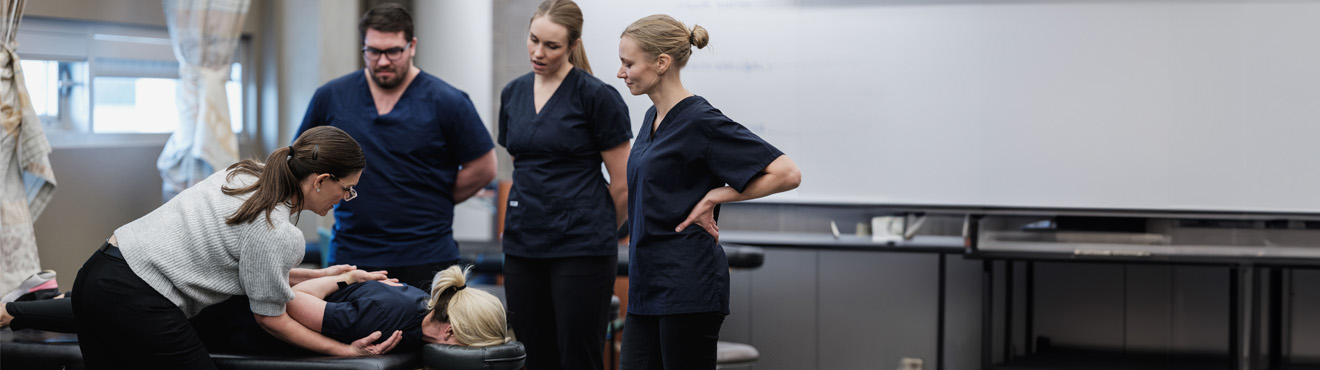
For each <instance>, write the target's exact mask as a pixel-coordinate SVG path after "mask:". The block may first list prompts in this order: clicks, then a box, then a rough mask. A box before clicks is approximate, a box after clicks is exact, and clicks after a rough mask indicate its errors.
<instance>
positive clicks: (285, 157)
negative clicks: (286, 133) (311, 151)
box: [284, 145, 293, 162]
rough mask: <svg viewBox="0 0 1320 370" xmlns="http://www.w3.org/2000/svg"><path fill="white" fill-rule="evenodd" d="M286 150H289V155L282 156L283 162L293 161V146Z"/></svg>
mask: <svg viewBox="0 0 1320 370" xmlns="http://www.w3.org/2000/svg"><path fill="white" fill-rule="evenodd" d="M288 148H289V154H288V155H286V156H284V161H285V162H288V161H291V160H293V145H289V146H288Z"/></svg>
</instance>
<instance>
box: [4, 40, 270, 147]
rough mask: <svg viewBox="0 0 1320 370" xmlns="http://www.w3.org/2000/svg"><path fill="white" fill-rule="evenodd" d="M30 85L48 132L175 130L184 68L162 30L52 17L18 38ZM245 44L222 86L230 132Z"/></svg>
mask: <svg viewBox="0 0 1320 370" xmlns="http://www.w3.org/2000/svg"><path fill="white" fill-rule="evenodd" d="M18 38H19V44H20V47H19V49H18V50H17V51H18V53H19V56H20V58H22V59H23V62H22V67H23V71H24V76H25V77H26V85H27V88H28V92H29V95H30V96H31V98H32V103H33V106H34V108H35V109H36V110H37V114H38V115H39V116H41V121H42V123H43V125H44V126H45V127H46V129H47V132H51V133H116V134H123V133H130V134H131V133H157V134H161V133H171V132H173V131H174V130H175V129H176V128H177V127H178V125H179V109H178V105H177V94H178V86H179V63H178V62H177V60H176V59H175V56H174V50H173V48H172V46H171V45H170V41H169V33H168V31H167V30H166V29H164V28H159V27H143V26H129V25H116V24H104V23H95V22H83V21H70V20H58V19H47V18H36V19H32V20H28V19H24V22H23V24H22V25H21V29H20V31H19V33H18ZM247 43H248V42H247V41H246V40H244V41H241V42H240V43H239V46H238V50H237V51H236V53H235V58H234V60H235V61H234V63H233V64H232V65H231V68H230V78H229V80H228V81H227V82H226V83H225V91H226V96H227V98H228V103H229V116H230V127H231V129H233V131H234V132H235V133H239V132H242V131H243V127H244V126H243V120H244V116H245V115H244V107H243V103H244V101H245V99H244V97H243V94H244V89H243V64H242V61H243V60H244V58H245V57H246V54H247V53H246V52H245V51H246V48H247Z"/></svg>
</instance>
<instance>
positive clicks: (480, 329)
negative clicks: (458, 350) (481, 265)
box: [422, 266, 513, 347]
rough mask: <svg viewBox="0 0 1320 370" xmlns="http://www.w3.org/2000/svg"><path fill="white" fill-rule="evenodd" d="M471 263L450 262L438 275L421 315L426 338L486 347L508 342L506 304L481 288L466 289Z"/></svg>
mask: <svg viewBox="0 0 1320 370" xmlns="http://www.w3.org/2000/svg"><path fill="white" fill-rule="evenodd" d="M470 270H472V267H471V266H468V267H467V268H461V267H458V266H451V267H449V268H447V269H445V270H443V271H440V272H439V273H437V274H436V275H435V283H434V284H433V285H432V287H431V300H430V302H429V303H427V305H426V307H427V309H428V310H429V312H428V313H427V314H426V317H425V318H423V319H422V335H423V336H425V337H426V341H427V342H431V343H444V344H453V345H460V346H473V347H485V346H493V345H497V344H504V343H508V342H509V341H511V340H513V338H512V337H510V336H509V331H508V324H507V322H506V321H505V315H504V304H503V303H500V300H499V298H495V296H494V295H491V294H490V293H487V292H486V291H484V290H481V289H467V274H468V271H470Z"/></svg>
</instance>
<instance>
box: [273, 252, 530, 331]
mask: <svg viewBox="0 0 1320 370" xmlns="http://www.w3.org/2000/svg"><path fill="white" fill-rule="evenodd" d="M469 270H471V267H468V268H462V267H460V266H457V265H455V266H450V267H449V268H447V269H445V270H442V271H440V272H439V273H437V274H436V275H435V278H434V280H432V283H431V294H429V295H428V294H427V293H426V292H423V291H422V290H421V289H417V288H414V287H412V286H409V285H406V284H400V283H398V282H397V281H393V280H376V279H374V273H370V272H366V271H360V270H353V271H349V272H347V273H345V274H342V275H340V276H331V277H325V278H318V279H311V280H307V281H304V282H302V283H299V284H297V285H294V287H293V290H294V292H295V294H296V296H295V297H294V299H293V301H291V302H289V305H288V307H289V315H290V316H291V317H293V319H294V320H296V321H298V322H299V323H302V324H303V325H304V326H306V327H307V328H309V329H312V330H314V331H317V332H320V333H321V334H324V335H325V336H327V337H330V338H334V339H336V340H340V341H352V340H354V339H357V338H362V337H363V336H359V335H358V334H360V333H366V334H368V335H369V334H371V333H373V332H377V331H379V332H391V331H393V330H401V331H403V340H402V342H400V344H399V349H402V350H410V349H416V348H420V347H421V344H422V343H424V342H425V343H442V344H453V345H463V346H476V347H484V346H492V345H497V344H503V343H507V342H508V341H510V340H512V338H511V337H510V336H509V335H508V329H507V328H508V326H507V323H506V316H505V312H504V305H503V303H501V302H500V300H499V299H498V298H496V297H495V296H494V295H491V294H490V293H487V292H485V291H482V290H480V289H467V274H468V271H469ZM377 273H385V272H384V271H380V272H377ZM369 280H376V281H369ZM341 282H343V284H340V283H341Z"/></svg>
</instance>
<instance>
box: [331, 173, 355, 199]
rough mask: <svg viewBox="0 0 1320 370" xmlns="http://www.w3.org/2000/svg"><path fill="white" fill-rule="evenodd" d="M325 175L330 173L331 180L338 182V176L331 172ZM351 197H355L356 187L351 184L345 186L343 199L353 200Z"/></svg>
mask: <svg viewBox="0 0 1320 370" xmlns="http://www.w3.org/2000/svg"><path fill="white" fill-rule="evenodd" d="M327 175H330V179H331V180H335V182H339V177H336V176H335V175H331V174H327ZM353 198H357V189H354V188H353V187H352V186H345V187H344V201H345V202H347V201H350V200H353Z"/></svg>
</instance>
